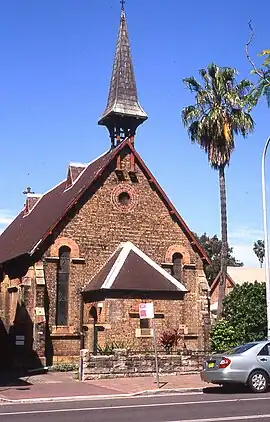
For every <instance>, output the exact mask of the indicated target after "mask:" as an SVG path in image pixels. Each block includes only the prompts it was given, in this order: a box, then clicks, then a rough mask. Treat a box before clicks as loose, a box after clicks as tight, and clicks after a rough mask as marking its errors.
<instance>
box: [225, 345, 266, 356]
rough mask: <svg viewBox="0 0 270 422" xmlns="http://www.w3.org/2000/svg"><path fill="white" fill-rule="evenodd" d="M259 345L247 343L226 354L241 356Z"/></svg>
mask: <svg viewBox="0 0 270 422" xmlns="http://www.w3.org/2000/svg"><path fill="white" fill-rule="evenodd" d="M257 344H258V343H246V344H242V345H241V346H237V347H235V348H234V349H231V350H229V351H228V352H226V354H227V355H240V354H241V353H245V352H247V351H248V350H249V349H251V348H252V347H254V346H257Z"/></svg>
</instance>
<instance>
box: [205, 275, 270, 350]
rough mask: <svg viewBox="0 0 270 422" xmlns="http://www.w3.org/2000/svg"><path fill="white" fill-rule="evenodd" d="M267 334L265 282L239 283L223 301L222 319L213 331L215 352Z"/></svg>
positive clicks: (260, 338)
mask: <svg viewBox="0 0 270 422" xmlns="http://www.w3.org/2000/svg"><path fill="white" fill-rule="evenodd" d="M266 334H267V316H266V291H265V283H257V282H255V283H244V284H242V285H241V286H239V285H237V286H236V287H234V289H233V290H232V291H231V292H230V293H229V294H228V295H227V296H226V297H225V299H224V301H223V319H222V320H220V321H218V322H217V323H216V324H215V325H214V327H213V329H212V332H211V344H212V350H213V351H224V350H228V349H230V348H232V347H234V346H238V345H240V344H243V343H248V342H251V341H256V340H262V339H265V338H266Z"/></svg>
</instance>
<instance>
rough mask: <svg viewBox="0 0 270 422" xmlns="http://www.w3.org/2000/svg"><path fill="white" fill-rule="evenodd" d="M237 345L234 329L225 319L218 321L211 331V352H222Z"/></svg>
mask: <svg viewBox="0 0 270 422" xmlns="http://www.w3.org/2000/svg"><path fill="white" fill-rule="evenodd" d="M237 345H238V339H237V334H236V332H235V330H234V327H233V326H232V325H231V324H230V323H229V322H228V321H226V320H225V319H221V320H220V321H218V322H217V323H216V324H215V325H214V327H213V329H212V331H211V348H212V351H213V352H224V351H225V350H229V349H232V348H233V347H235V346H237Z"/></svg>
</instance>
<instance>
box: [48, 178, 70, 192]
mask: <svg viewBox="0 0 270 422" xmlns="http://www.w3.org/2000/svg"><path fill="white" fill-rule="evenodd" d="M66 181H67V179H64V180H62V181H61V182H59V183H57V185H55V186H53V187H52V188H51V189H49V190H47V191H46V192H44V193H43V195H42V196H45V195H47V193H50V192H51V191H52V190H54V189H56V188H58V186H60V185H62V183H64V182H66Z"/></svg>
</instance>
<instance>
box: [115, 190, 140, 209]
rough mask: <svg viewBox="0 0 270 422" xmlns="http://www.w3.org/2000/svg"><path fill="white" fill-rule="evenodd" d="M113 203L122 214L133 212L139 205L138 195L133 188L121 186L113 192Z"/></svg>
mask: <svg viewBox="0 0 270 422" xmlns="http://www.w3.org/2000/svg"><path fill="white" fill-rule="evenodd" d="M111 199H112V203H113V205H114V206H115V207H116V208H117V209H118V210H119V211H120V212H130V211H132V210H133V209H134V208H135V207H136V205H137V203H138V195H137V194H136V191H135V189H134V188H133V186H130V185H128V184H121V185H119V186H117V187H116V188H115V189H114V190H113V192H112V198H111Z"/></svg>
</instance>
